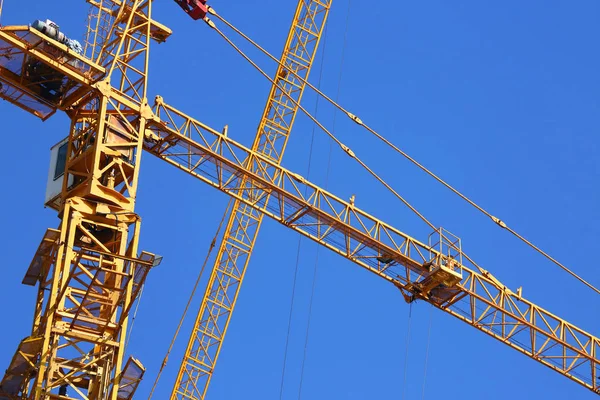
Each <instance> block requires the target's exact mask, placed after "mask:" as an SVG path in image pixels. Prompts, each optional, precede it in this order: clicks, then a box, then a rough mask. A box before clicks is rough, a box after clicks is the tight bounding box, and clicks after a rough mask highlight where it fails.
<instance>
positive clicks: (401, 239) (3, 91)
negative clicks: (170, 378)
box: [0, 0, 600, 400]
mask: <svg viewBox="0 0 600 400" xmlns="http://www.w3.org/2000/svg"><path fill="white" fill-rule="evenodd" d="M88 2H89V3H90V4H91V5H92V7H94V9H95V10H96V11H95V12H96V14H94V16H95V19H94V20H93V23H91V25H90V26H92V25H93V28H90V27H88V42H87V43H86V51H85V53H84V54H81V52H79V51H78V50H77V49H78V48H77V46H74V45H72V44H70V43H71V42H67V41H66V40H67V39H66V36H64V35H63V36H59V35H58V34H57V33H58V32H59V27H58V25H56V24H54V23H52V21H47V22H46V23H44V24H46V25H40V24H37V23H36V24H34V26H6V27H0V84H1V85H2V86H1V87H0V97H1V98H2V99H4V100H6V101H8V102H10V103H12V104H13V105H15V106H17V107H19V108H21V109H23V110H25V111H27V112H28V113H30V114H33V115H34V116H36V117H38V118H40V119H41V120H44V121H45V120H47V119H48V118H50V117H51V116H52V115H54V114H55V113H56V112H57V111H61V112H64V113H66V115H67V116H68V117H69V118H70V120H71V127H70V132H69V136H68V137H67V138H66V139H65V140H63V141H62V142H60V143H59V146H56V147H55V149H54V150H53V157H54V158H52V159H51V161H52V167H51V171H50V176H49V183H52V182H58V183H52V185H54V188H55V192H53V193H50V195H49V196H47V198H46V206H48V207H50V208H52V209H54V210H56V211H57V212H58V213H59V216H60V218H61V222H60V225H59V227H58V228H57V229H54V228H49V229H48V230H47V231H46V232H45V234H44V235H43V237H42V239H41V241H40V244H39V247H38V249H37V251H36V252H35V254H34V257H33V259H32V261H31V264H30V265H29V267H28V269H27V270H26V273H25V277H24V279H23V283H24V284H26V285H30V286H36V285H37V297H36V309H35V314H34V318H33V324H32V329H31V333H30V334H28V336H27V337H25V338H24V339H23V340H22V341H21V343H20V344H18V345H17V350H16V352H15V355H14V357H13V358H12V360H11V361H10V363H9V366H8V368H7V370H6V373H5V375H4V377H3V379H2V381H1V383H0V400H12V399H111V400H126V399H132V398H133V396H134V394H135V392H136V389H137V387H138V385H139V383H140V381H141V379H142V377H143V375H144V372H145V367H144V366H143V364H142V360H138V359H136V358H134V357H130V358H128V359H127V360H126V358H125V340H126V332H127V326H128V323H129V318H130V317H129V314H130V311H131V308H132V305H133V304H134V301H135V299H136V298H137V297H138V294H139V293H140V290H141V288H142V287H143V285H144V282H145V279H146V276H147V275H148V274H149V273H150V272H151V270H152V268H154V267H156V266H157V265H158V264H159V263H160V262H161V259H162V258H161V257H160V256H157V255H156V254H154V253H150V252H147V251H141V250H139V249H138V247H139V235H140V229H141V228H140V217H139V216H138V215H137V214H136V212H135V203H136V193H137V185H138V178H139V173H140V161H141V155H142V153H143V152H146V153H149V154H151V155H153V156H155V157H157V158H158V159H159V160H162V161H165V162H166V163H168V164H171V165H173V166H175V167H176V168H178V169H180V170H182V171H183V172H185V173H187V174H188V175H190V176H192V177H194V178H196V179H197V180H199V181H201V182H204V183H205V184H207V185H209V186H211V187H214V188H215V189H217V190H219V191H221V192H223V193H225V194H227V195H228V196H230V197H231V198H232V199H233V200H234V206H233V208H232V214H231V216H230V219H229V222H228V225H227V233H226V237H225V239H224V241H223V243H222V244H221V248H220V251H219V255H218V256H217V259H216V261H215V267H214V268H213V270H212V273H211V277H210V279H209V283H208V287H207V290H206V292H205V295H204V298H203V301H202V305H201V309H200V312H199V313H198V316H197V319H196V321H195V326H194V330H193V334H192V336H191V338H190V341H189V344H188V347H187V349H186V353H185V356H184V360H183V362H182V364H181V366H180V372H179V374H178V377H177V381H176V383H175V386H174V389H173V392H172V394H171V398H172V399H203V398H205V396H206V395H207V394H206V393H207V388H208V384H209V383H210V378H211V376H212V372H213V371H214V368H215V363H216V360H217V357H218V354H219V351H220V348H221V346H222V344H223V338H224V336H225V332H226V330H227V327H228V324H229V319H230V317H231V313H232V311H233V308H234V306H235V300H236V299H237V295H238V292H239V288H240V286H241V282H242V280H243V278H244V274H245V270H246V266H247V264H248V262H249V259H250V254H251V252H252V249H253V245H254V241H255V239H256V235H257V233H258V229H259V227H260V224H261V221H262V218H263V217H264V216H267V217H269V218H271V219H273V220H275V221H277V222H279V223H280V224H281V225H283V226H285V227H287V228H288V229H291V230H294V231H296V232H297V233H299V234H301V235H304V236H305V237H308V238H310V239H312V240H313V241H315V242H317V243H319V244H320V245H322V246H324V247H325V248H328V249H329V250H331V251H333V252H334V253H337V254H339V255H341V256H342V257H345V258H346V259H348V260H350V261H351V262H353V263H355V264H357V265H359V266H361V267H363V268H364V269H366V270H368V271H370V272H371V273H373V274H375V275H376V276H378V277H381V278H382V279H383V280H384V281H387V282H389V283H391V284H392V285H394V286H395V287H397V288H398V290H399V291H400V292H401V293H402V296H403V297H404V299H405V300H406V301H407V302H413V301H415V300H417V299H418V300H423V301H426V302H428V303H430V304H432V305H433V306H434V307H435V308H437V309H439V310H441V311H444V312H446V313H447V314H449V315H452V316H454V317H456V318H458V319H459V320H461V321H463V322H465V323H466V324H468V325H471V326H472V327H474V328H476V329H478V330H480V331H482V332H484V333H486V334H488V335H489V336H491V337H493V338H495V339H497V340H499V341H500V342H502V343H504V344H507V345H508V346H509V347H511V348H513V349H515V350H517V351H519V352H521V353H523V354H525V355H527V356H529V357H531V358H533V359H534V360H536V361H537V362H539V363H541V364H543V365H545V366H547V367H549V368H551V369H553V370H554V371H556V372H558V373H559V374H561V375H563V376H566V377H568V378H570V379H571V380H573V381H575V382H576V383H578V384H580V385H581V386H583V387H585V388H587V389H589V390H591V391H593V392H594V393H596V394H600V380H599V376H598V373H599V368H600V357H599V355H598V354H599V351H600V339H598V338H597V337H596V336H594V335H592V334H590V333H588V332H586V331H584V330H582V329H580V328H578V327H577V326H575V325H573V324H570V323H568V322H567V321H565V320H563V319H561V318H559V317H558V316H556V315H554V314H552V313H551V312H549V311H546V310H544V309H543V308H541V307H539V306H537V305H536V304H534V303H532V302H530V301H528V300H527V299H525V298H524V297H523V296H522V294H521V292H520V291H517V292H513V291H512V290H510V289H509V288H507V287H506V286H505V285H503V284H502V283H501V282H500V281H499V280H498V279H496V278H495V277H494V276H493V275H492V274H490V273H489V272H488V271H486V270H484V269H483V268H481V267H479V266H478V265H477V264H475V263H473V262H472V260H471V259H470V258H469V257H468V256H467V255H466V254H465V253H464V251H463V248H462V243H461V240H460V239H459V238H458V237H456V236H455V235H453V234H452V233H450V232H448V231H447V230H445V229H442V228H436V229H434V230H433V232H432V234H431V235H430V237H429V241H428V242H427V243H425V242H422V241H419V240H417V239H415V238H413V237H412V236H410V235H408V234H406V233H404V232H403V231H402V230H399V229H397V228H395V227H393V226H391V225H390V224H388V223H386V222H384V221H381V220H379V219H378V218H376V217H374V216H372V215H371V214H369V213H367V212H365V211H363V210H361V209H360V208H358V207H357V206H356V205H355V204H354V201H345V200H343V199H341V198H340V197H338V196H335V195H333V194H331V193H329V192H328V191H326V190H324V189H322V188H321V187H319V186H317V185H315V184H313V183H311V182H310V181H308V179H306V178H305V177H303V176H302V175H300V174H298V173H295V172H292V171H290V170H288V169H286V168H284V167H282V166H281V160H282V157H283V153H284V150H285V147H286V143H287V139H288V136H289V133H290V130H291V127H292V125H293V121H294V118H295V116H296V113H297V111H298V110H299V109H300V105H299V103H300V101H301V98H302V93H303V90H304V87H305V85H306V80H307V79H308V74H309V71H310V68H311V65H312V63H313V60H314V56H315V54H316V50H317V46H318V43H319V39H320V36H321V33H322V32H323V28H324V26H325V23H326V20H327V15H328V12H329V8H330V5H331V2H330V1H325V0H315V1H305V0H302V1H300V2H299V4H298V7H297V10H296V14H295V16H294V22H293V24H292V28H291V29H290V33H289V36H288V41H287V42H286V45H285V48H284V52H283V55H282V58H281V60H280V64H279V67H278V69H277V72H276V74H275V78H274V79H273V80H272V83H273V85H272V88H271V92H270V95H269V99H268V101H267V105H266V107H265V111H264V113H263V117H262V119H261V124H260V126H259V129H258V134H257V136H256V138H255V142H254V145H253V146H252V147H246V146H244V145H242V144H240V143H238V142H236V141H235V140H234V139H232V138H231V137H230V135H228V134H227V132H223V131H220V130H217V129H214V128H211V127H210V126H208V125H207V124H204V123H202V122H200V121H199V120H197V119H195V118H193V117H191V116H188V115H187V114H185V113H184V112H182V111H179V110H178V109H176V108H175V107H173V106H171V105H170V104H168V103H167V102H166V101H165V100H164V99H163V98H162V97H160V96H157V97H156V98H155V99H154V104H153V105H150V103H149V101H148V98H147V81H148V73H147V70H148V64H149V62H150V57H149V49H150V43H151V42H152V41H154V42H158V43H162V42H165V41H166V40H167V38H168V37H169V36H170V34H171V31H170V29H169V28H167V27H166V26H164V25H162V24H161V23H159V22H157V21H155V20H154V19H153V18H152V1H150V0H145V1H144V0H123V1H120V0H101V1H94V0H88ZM175 2H176V3H177V4H178V5H179V6H180V7H181V8H182V9H183V10H184V11H185V12H186V13H187V14H188V15H189V16H190V17H191V18H192V19H194V20H204V21H206V22H207V23H209V26H211V27H213V28H214V27H215V25H214V23H213V22H212V21H210V19H209V18H208V16H209V15H211V14H210V13H211V9H210V7H209V6H208V5H207V3H206V1H204V0H175ZM41 26H48V27H49V28H48V29H54V30H55V31H49V30H45V28H44V29H42V28H40V27H41ZM49 32H50V33H49ZM90 35H91V38H90ZM90 43H92V44H90ZM61 149H62V150H61ZM345 150H346V149H345ZM57 188H58V189H57ZM158 250H159V251H160V249H158ZM461 301H462V302H466V303H467V304H469V306H470V307H469V308H467V309H464V308H459V307H457V304H458V303H459V302H461Z"/></svg>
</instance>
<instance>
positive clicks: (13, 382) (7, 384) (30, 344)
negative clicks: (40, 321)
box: [0, 337, 43, 400]
mask: <svg viewBox="0 0 600 400" xmlns="http://www.w3.org/2000/svg"><path fill="white" fill-rule="evenodd" d="M42 341H43V338H41V337H28V338H25V339H23V340H22V341H21V343H20V344H19V348H18V349H17V351H16V352H15V355H14V357H13V359H12V360H11V362H10V365H9V366H8V368H7V369H6V372H5V374H4V378H2V381H1V382H0V400H12V399H16V398H17V396H18V395H19V393H20V392H21V391H22V390H23V387H24V386H25V384H26V382H27V379H28V377H30V376H31V374H32V373H34V372H35V371H36V370H37V367H36V361H37V358H38V356H39V353H40V350H41V348H42Z"/></svg>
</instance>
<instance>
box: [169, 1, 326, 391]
mask: <svg viewBox="0 0 600 400" xmlns="http://www.w3.org/2000/svg"><path fill="white" fill-rule="evenodd" d="M330 3H331V1H330V0H328V1H323V0H321V1H317V0H310V1H300V2H298V7H297V8H296V12H295V14H294V19H293V22H292V26H291V29H290V32H289V34H288V38H287V40H286V43H285V47H284V50H283V54H282V56H281V63H280V64H279V67H278V68H277V72H276V74H275V79H274V81H275V84H274V85H272V87H271V92H270V93H269V98H268V100H267V104H266V106H265V110H264V112H263V116H262V118H261V120H260V124H259V127H258V132H257V135H256V138H255V141H254V144H253V146H252V150H253V151H255V152H256V153H257V154H261V155H262V156H263V157H265V158H266V159H268V160H269V161H270V162H272V163H273V164H274V165H279V164H280V163H281V160H282V158H283V154H284V152H285V148H286V145H287V142H288V138H289V135H290V131H291V129H292V126H293V124H294V119H295V118H296V113H297V111H298V106H297V104H298V103H299V102H300V100H301V98H302V93H303V92H304V88H305V86H306V83H305V81H306V79H308V75H309V72H310V68H311V66H312V64H313V61H314V57H315V54H316V52H317V47H318V44H319V40H320V38H321V34H322V32H323V28H324V26H325V23H326V21H327V14H328V13H329V6H330ZM251 168H254V169H253V171H254V172H255V173H256V174H258V175H263V174H269V173H270V172H269V169H270V168H269V164H265V163H263V164H261V165H256V166H252V167H251ZM239 184H240V187H242V188H244V189H245V190H246V191H249V192H251V193H252V194H251V196H252V197H256V198H259V197H262V196H264V195H266V196H268V194H265V193H263V192H262V190H261V187H257V186H254V183H253V181H252V180H248V179H242V180H241V182H240V183H239ZM263 216H264V214H262V213H261V212H260V211H259V210H256V209H254V208H252V207H250V206H249V205H248V204H246V203H244V202H241V201H239V200H237V199H236V200H235V201H234V202H233V206H232V211H231V215H230V216H229V220H228V223H227V225H226V228H225V235H224V237H223V240H222V242H221V245H220V247H219V252H218V253H217V257H216V260H215V264H214V266H213V268H212V272H211V275H210V278H209V281H208V285H207V288H206V292H205V293H204V297H203V299H202V303H201V305H200V311H199V312H198V315H197V317H196V321H195V323H194V326H193V328H192V333H191V336H190V339H189V342H188V345H187V348H186V351H185V354H184V357H183V361H182V363H181V365H180V369H179V373H178V375H177V379H176V381H175V386H174V388H173V391H172V394H171V399H204V398H205V396H206V392H207V390H208V385H209V383H210V378H211V376H212V373H213V371H214V368H215V364H216V362H217V358H218V357H219V351H220V349H221V346H222V344H223V339H224V337H225V334H226V332H227V327H228V325H229V321H230V319H231V314H232V312H233V309H234V307H235V303H236V300H237V297H238V294H239V291H240V288H241V284H242V280H243V279H244V275H245V273H246V267H247V266H248V263H249V262H250V255H251V253H252V249H253V247H254V243H255V241H256V237H257V235H258V231H259V229H260V225H261V223H262V219H263Z"/></svg>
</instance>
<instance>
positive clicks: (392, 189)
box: [207, 20, 437, 231]
mask: <svg viewBox="0 0 600 400" xmlns="http://www.w3.org/2000/svg"><path fill="white" fill-rule="evenodd" d="M207 23H208V25H209V26H210V27H211V28H213V29H214V30H215V31H216V32H217V33H218V34H219V35H220V36H221V37H222V38H223V39H225V41H226V42H227V43H229V45H231V47H233V48H234V49H235V50H236V51H237V52H238V53H239V54H240V55H241V56H242V57H243V58H244V59H245V60H246V61H248V62H249V63H250V64H252V66H254V68H256V70H257V71H258V72H260V74H261V75H263V76H264V77H265V78H266V79H267V80H269V82H271V83H272V84H276V83H275V80H274V79H273V78H271V77H270V76H269V74H267V73H266V72H265V71H264V70H263V69H262V68H260V67H259V66H258V64H256V63H255V62H254V61H252V59H251V58H250V57H248V55H246V53H244V52H243V51H242V50H241V49H240V48H239V47H238V46H236V44H235V43H233V42H232V41H231V39H229V37H227V35H225V34H224V33H223V32H222V31H221V30H220V29H219V28H218V27H217V26H216V25H215V24H214V23H213V22H212V21H210V20H208V22H207ZM286 97H287V98H288V99H289V100H290V101H291V102H292V103H293V104H294V105H295V106H296V107H298V108H299V109H300V110H302V112H303V113H304V114H305V115H306V116H307V117H309V118H310V119H311V120H312V121H313V122H314V123H315V124H317V126H318V127H319V128H321V130H322V131H323V132H325V133H326V134H327V136H329V137H330V138H331V139H332V140H333V141H334V142H336V143H337V144H338V145H339V146H340V147H341V148H342V150H344V151H345V152H346V154H348V155H349V156H350V157H351V158H353V159H354V160H356V162H358V163H359V164H360V165H361V166H362V167H363V168H364V169H365V170H366V171H368V172H369V173H370V174H371V175H372V176H373V177H374V178H375V179H377V180H378V181H379V182H380V183H381V184H382V185H384V186H385V187H386V188H387V189H388V190H389V191H390V192H391V193H392V194H394V196H396V197H397V198H398V199H399V200H400V201H402V202H403V203H404V204H405V205H406V206H407V207H408V208H409V209H410V210H411V211H412V212H414V213H415V214H417V215H418V216H419V218H421V219H422V220H423V222H425V223H426V224H427V225H429V227H430V228H431V229H433V230H434V231H437V228H436V227H435V225H433V224H432V223H431V222H430V221H429V220H428V219H427V218H425V216H424V215H423V214H421V213H420V212H419V211H417V209H416V208H415V207H413V206H412V205H411V204H410V203H409V202H408V201H407V200H406V199H404V197H402V196H401V195H400V194H399V193H398V192H397V191H396V190H394V188H392V187H391V186H390V185H389V184H388V183H387V182H386V181H385V180H384V179H383V178H381V177H380V176H379V175H378V174H377V173H376V172H375V171H373V170H372V169H371V168H370V167H369V166H368V165H367V164H365V162H364V161H362V160H361V159H360V158H359V157H358V156H357V155H356V154H355V153H354V152H353V151H352V150H351V149H350V148H349V147H348V146H346V145H345V144H344V143H342V142H341V141H340V140H339V139H338V138H337V137H336V136H335V135H334V134H333V133H331V132H330V131H329V130H328V129H327V128H325V126H323V124H321V123H320V122H319V121H318V120H317V119H316V118H315V117H314V116H313V115H312V114H311V113H310V112H308V110H306V108H305V107H304V106H302V105H301V104H300V103H299V102H298V101H297V100H295V99H293V98H291V97H290V96H289V95H286Z"/></svg>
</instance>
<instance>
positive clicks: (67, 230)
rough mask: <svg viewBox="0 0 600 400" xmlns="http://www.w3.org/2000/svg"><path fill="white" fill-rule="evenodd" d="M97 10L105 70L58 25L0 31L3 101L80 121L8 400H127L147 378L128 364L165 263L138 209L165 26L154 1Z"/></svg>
mask: <svg viewBox="0 0 600 400" xmlns="http://www.w3.org/2000/svg"><path fill="white" fill-rule="evenodd" d="M96 6H97V7H98V15H99V18H101V19H103V20H104V18H107V17H106V16H102V15H103V14H104V13H111V16H110V20H111V21H112V25H111V28H110V32H109V33H108V35H106V36H105V37H104V40H103V41H102V51H101V52H99V53H98V54H101V56H102V57H97V59H96V60H95V61H97V62H95V61H94V60H91V59H89V58H86V57H83V56H82V55H81V54H77V52H76V51H73V49H72V48H69V47H67V46H65V44H64V36H60V35H59V34H58V32H59V28H58V26H56V25H55V24H53V23H52V22H51V21H47V22H46V23H44V24H37V25H36V26H40V27H45V29H46V30H45V35H44V34H43V31H38V30H36V29H34V28H33V27H29V26H23V27H12V28H10V27H9V28H7V29H2V31H1V32H0V40H1V41H2V45H3V46H2V47H3V51H4V54H3V55H4V56H5V57H6V58H7V59H8V60H9V61H8V62H7V63H5V64H3V65H2V68H1V76H2V84H3V86H5V87H6V86H7V87H8V90H5V91H4V92H3V94H2V97H3V98H4V99H5V100H8V101H10V102H12V103H13V104H15V105H17V106H20V107H22V108H24V109H26V110H29V111H31V112H33V113H34V114H35V115H38V116H39V117H41V118H43V119H45V118H47V117H49V116H50V115H52V113H54V112H55V111H56V110H57V109H60V110H64V111H66V112H67V114H68V115H69V117H70V119H71V128H70V132H69V136H68V140H67V141H66V142H65V144H64V149H65V151H64V152H63V157H64V159H63V164H62V166H61V167H58V166H57V170H56V171H54V172H55V180H57V179H62V191H61V193H60V194H59V195H58V196H55V197H54V198H52V199H50V200H49V201H48V202H47V205H48V206H49V207H51V208H54V209H55V210H57V211H58V213H59V217H60V218H61V221H60V226H59V227H58V229H48V231H47V232H46V234H45V235H44V237H43V240H42V242H41V244H40V246H39V248H38V250H37V251H36V253H35V255H34V258H33V261H32V262H31V265H30V266H29V268H28V270H27V273H26V275H25V278H24V280H23V283H24V284H27V285H32V286H34V285H36V284H37V286H38V293H37V302H36V307H35V312H34V318H33V326H32V330H31V333H30V335H29V336H28V337H26V338H25V339H24V340H23V341H22V342H21V344H20V345H19V347H18V349H17V351H16V353H15V356H14V357H13V360H12V361H11V364H10V365H9V368H8V369H7V371H6V374H5V375H4V377H3V379H2V383H1V385H2V386H1V387H2V392H3V393H2V394H0V398H3V399H4V398H16V397H17V396H19V398H27V399H36V400H37V399H56V398H61V399H88V398H89V399H111V400H117V399H129V398H131V396H132V395H133V393H134V392H135V389H136V388H137V385H138V384H139V381H140V379H141V377H142V375H143V373H144V367H143V366H142V364H141V363H140V362H139V361H137V360H136V359H134V358H130V359H129V360H128V361H127V363H126V364H125V366H124V365H123V364H124V357H125V348H124V347H125V346H124V344H125V333H126V330H127V323H128V313H129V310H130V308H131V305H132V303H133V301H134V300H135V298H136V296H137V293H138V292H139V290H140V288H141V286H142V285H143V283H144V280H145V278H146V275H147V273H148V272H149V270H150V268H152V266H153V265H154V264H155V263H156V259H155V256H154V255H153V254H151V253H147V252H142V253H141V254H140V255H138V242H139V231H140V219H139V217H138V215H137V214H135V211H134V208H135V199H136V190H137V183H138V175H139V167H140V160H141V152H142V140H143V137H144V132H145V129H146V120H147V118H148V117H149V116H151V115H152V111H151V109H150V108H149V106H148V103H147V101H146V86H147V67H148V61H149V59H148V52H149V45H150V40H151V39H152V38H153V36H154V34H157V33H159V31H160V30H162V27H159V25H157V24H155V23H154V22H153V21H152V20H151V8H152V3H151V1H141V0H136V1H134V0H129V1H116V0H115V1H101V2H98V3H96ZM52 29H53V30H52ZM51 33H54V34H55V35H54V38H56V39H61V40H60V41H59V40H54V38H53V37H52V36H50V35H51ZM103 34H105V33H104V32H103ZM168 34H169V32H168V31H162V32H160V34H159V36H161V35H163V36H164V35H166V36H168ZM154 38H155V39H156V37H154ZM4 45H8V47H4ZM92 47H93V46H92ZM90 53H92V54H93V53H94V50H93V48H90ZM31 104H35V106H34V108H33V107H32V106H31Z"/></svg>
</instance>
